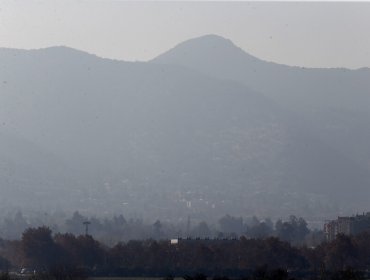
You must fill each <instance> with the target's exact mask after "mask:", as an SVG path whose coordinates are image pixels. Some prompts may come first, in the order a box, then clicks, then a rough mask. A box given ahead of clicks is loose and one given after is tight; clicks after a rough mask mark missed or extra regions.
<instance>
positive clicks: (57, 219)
mask: <svg viewBox="0 0 370 280" xmlns="http://www.w3.org/2000/svg"><path fill="white" fill-rule="evenodd" d="M43 214H44V213H42V214H39V215H35V216H34V217H32V216H28V217H25V216H23V214H22V213H21V212H17V213H16V214H15V215H13V216H8V217H7V218H5V219H4V220H3V221H2V222H0V237H2V238H4V239H10V240H13V239H20V238H21V236H22V233H23V232H24V231H25V230H26V229H27V228H30V227H40V226H44V225H46V226H48V227H50V229H52V231H53V232H60V233H67V232H68V233H72V234H74V235H80V234H83V233H85V227H84V224H83V223H84V222H85V221H90V222H91V225H90V227H89V233H90V234H91V235H92V236H94V238H95V239H96V240H98V241H99V242H102V243H104V244H106V245H108V246H113V245H115V244H117V243H118V242H122V241H129V240H144V239H154V240H163V239H171V238H174V237H183V238H187V237H192V238H197V237H199V238H239V237H241V236H245V237H247V238H267V237H278V238H279V239H281V240H283V241H288V242H290V243H291V244H293V245H307V246H316V245H317V244H319V243H321V242H322V241H323V233H322V232H321V231H312V230H309V228H308V226H307V222H306V221H305V220H304V219H303V218H297V217H295V216H290V217H289V219H287V220H285V221H283V220H277V221H275V222H273V221H272V220H271V219H269V218H265V219H259V218H257V217H249V218H244V219H243V218H242V217H233V216H230V215H225V216H223V217H221V218H220V219H219V220H218V221H217V222H215V223H212V222H210V221H208V222H205V221H202V220H199V219H198V220H196V219H190V218H189V219H187V220H186V219H184V221H183V222H179V223H177V224H174V223H169V222H164V221H160V220H154V221H151V222H144V221H143V220H141V219H133V218H125V217H124V216H123V215H117V216H113V217H111V218H104V219H99V218H96V217H86V216H83V215H82V214H80V213H79V212H75V213H74V214H73V215H72V216H68V215H66V214H62V213H58V214H54V215H47V216H45V215H43Z"/></svg>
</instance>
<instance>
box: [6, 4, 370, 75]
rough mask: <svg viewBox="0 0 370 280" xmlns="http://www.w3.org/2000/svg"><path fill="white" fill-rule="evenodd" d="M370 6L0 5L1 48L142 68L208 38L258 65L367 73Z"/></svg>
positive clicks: (369, 48)
mask: <svg viewBox="0 0 370 280" xmlns="http://www.w3.org/2000/svg"><path fill="white" fill-rule="evenodd" d="M369 15H370V3H366V2H362V3H355V2H339V3H338V2H336V3H333V2H331V3H330V2H284V3H279V2H208V1H206V2H155V1H149V2H126V1H69V0H67V1H35V0H29V1H8V0H5V1H1V2H0V47H7V48H21V49H35V48H36V49H37V48H45V47H50V46H58V45H63V46H68V47H72V48H76V49H79V50H83V51H87V52H89V53H93V54H96V55H98V56H101V57H106V58H113V59H119V60H125V61H147V60H150V59H152V58H154V57H156V56H157V55H159V54H161V53H163V52H165V51H167V50H169V49H170V48H172V47H174V46H175V45H177V44H178V43H180V42H182V41H185V40H188V39H190V38H194V37H199V36H202V35H206V34H216V35H220V36H223V37H225V38H227V39H230V40H232V41H233V42H234V43H235V44H236V45H237V46H239V47H241V48H242V49H244V50H245V51H246V52H248V53H250V54H251V55H254V56H256V57H258V58H261V59H263V60H267V61H273V62H277V63H281V64H287V65H297V66H304V67H346V68H351V69H356V68H361V67H370V36H369V35H368V32H369V30H370V17H369Z"/></svg>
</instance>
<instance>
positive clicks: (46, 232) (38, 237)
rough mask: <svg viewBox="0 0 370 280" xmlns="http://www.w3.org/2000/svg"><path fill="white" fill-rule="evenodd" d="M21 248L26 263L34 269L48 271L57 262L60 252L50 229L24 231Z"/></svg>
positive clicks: (39, 228) (41, 228)
mask: <svg viewBox="0 0 370 280" xmlns="http://www.w3.org/2000/svg"><path fill="white" fill-rule="evenodd" d="M21 248H22V252H23V255H24V257H25V260H26V262H27V263H28V264H29V265H31V266H32V267H33V268H37V269H47V270H48V269H50V268H51V267H52V266H54V265H55V264H56V262H57V258H58V257H57V256H58V253H59V252H58V249H57V246H56V244H55V243H54V240H53V238H52V236H51V230H50V229H49V228H48V227H44V226H43V227H38V228H28V229H27V230H26V231H24V232H23V234H22V239H21Z"/></svg>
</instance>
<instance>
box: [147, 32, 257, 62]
mask: <svg viewBox="0 0 370 280" xmlns="http://www.w3.org/2000/svg"><path fill="white" fill-rule="evenodd" d="M240 59H241V60H243V61H246V60H248V61H249V62H255V61H257V60H258V59H257V58H255V57H254V56H251V55H249V54H248V53H246V52H245V51H244V50H242V49H241V48H239V47H238V46H236V45H235V44H234V43H233V42H232V41H231V40H229V39H226V38H224V37H222V36H219V35H215V34H208V35H203V36H201V37H197V38H193V39H189V40H187V41H184V42H182V43H180V44H178V45H177V46H175V47H174V48H172V49H170V50H169V51H167V52H165V53H163V54H161V55H159V56H158V57H156V58H154V59H153V60H152V62H154V63H160V64H178V65H182V66H187V65H189V66H190V65H194V63H195V64H199V63H201V64H203V63H207V64H208V65H210V64H212V62H215V61H220V60H222V61H226V60H230V61H239V60H240Z"/></svg>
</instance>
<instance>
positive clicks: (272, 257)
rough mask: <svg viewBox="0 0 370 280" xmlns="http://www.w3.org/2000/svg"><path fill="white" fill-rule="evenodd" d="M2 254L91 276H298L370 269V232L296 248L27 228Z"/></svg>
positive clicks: (8, 262) (16, 261)
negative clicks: (108, 241) (109, 241)
mask: <svg viewBox="0 0 370 280" xmlns="http://www.w3.org/2000/svg"><path fill="white" fill-rule="evenodd" d="M1 255H2V257H1V259H0V266H1V269H2V270H7V269H9V268H11V267H14V268H20V267H28V268H32V270H36V271H40V272H41V271H42V272H53V273H59V274H61V273H62V272H63V273H64V272H65V273H66V272H68V273H71V272H73V273H77V274H78V273H81V271H84V273H86V275H95V276H166V275H175V276H184V275H195V274H196V273H203V274H205V275H208V276H217V275H227V276H229V277H231V276H232V277H247V276H248V277H252V276H253V275H255V273H256V271H259V272H258V273H265V276H266V277H267V275H269V273H273V271H275V272H276V271H280V272H281V273H282V272H285V273H288V272H289V273H290V275H293V276H294V277H297V278H299V277H303V276H304V277H311V276H312V277H313V276H315V275H316V276H320V275H321V276H323V275H337V273H339V272H341V273H345V272H346V273H354V275H355V274H356V273H360V272H356V271H366V270H368V269H370V233H363V234H361V235H358V236H353V237H349V236H343V235H339V236H338V238H337V239H336V240H334V241H333V242H330V243H325V242H324V243H322V244H320V245H319V246H317V247H315V248H308V247H305V246H303V247H294V246H292V245H291V244H290V243H289V242H286V241H281V240H279V239H278V238H275V237H268V238H259V239H255V238H246V237H243V236H242V237H240V238H238V239H208V240H207V239H182V240H179V243H178V244H175V245H173V244H172V245H171V244H170V242H169V241H168V240H160V241H157V240H140V241H139V240H136V241H135V240H132V241H129V242H127V243H118V244H116V245H115V246H113V247H107V246H106V245H104V244H102V243H100V242H98V241H96V240H95V239H94V238H93V237H92V236H90V235H79V236H75V235H73V234H69V233H66V234H60V233H58V234H55V235H53V234H52V231H51V230H50V229H49V228H47V227H38V228H29V229H27V230H26V231H25V232H24V233H23V234H22V238H21V239H20V240H13V241H6V240H2V242H1ZM351 271H352V272H351ZM275 272H274V273H275ZM355 272H356V273H355ZM284 275H285V274H284ZM338 275H339V274H338ZM338 275H337V276H338ZM356 275H357V274H356ZM338 277H339V276H338ZM356 277H357V276H356ZM321 278H322V277H321ZM259 279H268V278H259ZM282 279H285V278H282ZM336 279H340V278H336ZM343 279H345V278H343ZM346 279H351V278H346ZM353 279H357V278H353Z"/></svg>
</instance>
